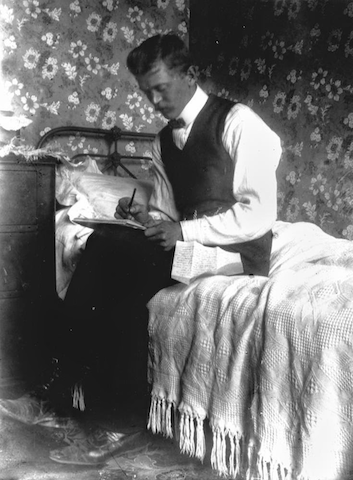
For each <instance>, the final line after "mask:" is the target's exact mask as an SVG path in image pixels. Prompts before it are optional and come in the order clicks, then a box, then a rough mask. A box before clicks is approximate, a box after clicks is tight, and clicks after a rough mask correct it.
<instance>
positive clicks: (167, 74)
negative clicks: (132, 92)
mask: <svg viewBox="0 0 353 480" xmlns="http://www.w3.org/2000/svg"><path fill="white" fill-rule="evenodd" d="M174 76H175V72H173V71H170V70H169V69H168V68H167V66H166V65H165V64H164V63H163V62H159V63H157V64H154V66H153V67H152V68H151V69H150V70H149V71H148V72H146V73H145V74H143V75H137V77H136V79H137V81H138V83H139V84H140V85H143V84H148V85H150V84H159V83H164V82H168V81H170V80H171V79H172V77H174Z"/></svg>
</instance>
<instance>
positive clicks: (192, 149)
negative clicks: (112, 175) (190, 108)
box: [161, 95, 235, 219]
mask: <svg viewBox="0 0 353 480" xmlns="http://www.w3.org/2000/svg"><path fill="white" fill-rule="evenodd" d="M233 105H234V103H233V102H231V101H229V100H226V99H223V98H220V97H217V96H215V95H210V96H209V98H208V100H207V102H206V104H205V106H204V107H203V109H202V110H201V112H200V113H199V115H198V116H197V118H196V120H195V122H194V124H193V126H192V128H191V132H190V135H189V137H188V140H187V142H186V144H185V146H184V148H183V150H179V148H178V147H177V146H176V145H175V144H174V142H173V137H172V130H171V129H170V128H169V127H168V126H167V127H165V128H164V129H163V130H162V132H161V154H162V161H163V163H164V166H165V170H166V173H167V176H168V179H169V181H170V183H171V185H172V188H173V193H174V198H175V204H176V207H177V209H178V211H179V212H180V214H181V217H182V218H185V219H191V218H195V217H196V216H198V217H200V216H202V215H204V214H209V215H212V214H215V213H216V212H219V211H225V210H227V209H228V208H230V207H231V206H232V205H233V204H234V202H235V200H234V196H233V176H234V165H233V160H232V159H231V158H230V156H229V154H228V153H227V152H226V150H225V149H224V147H223V143H222V134H223V130H224V122H225V119H226V116H227V114H228V112H229V110H230V109H231V108H232V107H233Z"/></svg>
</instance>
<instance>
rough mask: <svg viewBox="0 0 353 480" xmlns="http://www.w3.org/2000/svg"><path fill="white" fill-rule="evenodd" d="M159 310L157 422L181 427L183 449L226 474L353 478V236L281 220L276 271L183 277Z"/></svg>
mask: <svg viewBox="0 0 353 480" xmlns="http://www.w3.org/2000/svg"><path fill="white" fill-rule="evenodd" d="M149 309H150V322H149V335H150V348H149V352H150V358H149V376H150V381H151V383H152V403H151V409H150V417H149V425H148V427H149V428H150V429H151V430H152V431H153V432H155V433H162V434H164V435H166V436H172V435H173V432H174V431H175V430H176V427H178V435H179V441H180V448H181V452H184V453H187V454H189V455H192V456H196V457H197V458H199V459H200V460H203V459H204V457H205V455H210V460H211V464H212V466H213V468H214V469H216V470H217V471H218V472H219V474H220V475H224V476H230V477H233V478H244V479H245V478H248V479H259V478H260V479H264V480H266V479H271V480H273V479H280V480H285V479H292V478H295V479H299V480H324V479H330V480H332V479H337V480H338V479H339V480H343V479H345V478H352V476H351V475H352V473H353V244H352V243H351V242H349V241H347V240H339V239H335V238H333V237H331V236H329V235H326V234H325V233H323V232H322V230H321V229H319V228H318V227H316V226H315V225H312V224H309V223H298V224H288V223H284V222H277V224H276V226H275V228H274V242H273V254H272V263H271V272H270V277H269V278H268V279H267V278H263V277H250V276H238V277H225V276H213V277H207V278H203V279H199V280H197V281H195V282H193V283H192V284H190V285H189V286H185V285H181V284H179V285H176V286H173V287H170V288H167V289H164V290H162V291H161V292H159V293H158V294H157V295H155V297H154V298H153V299H152V300H151V301H150V303H149ZM206 419H207V421H208V422H209V425H210V427H211V429H212V432H213V446H212V450H211V451H210V452H208V451H206V447H205V434H204V422H205V420H206ZM174 423H177V425H175V424H174Z"/></svg>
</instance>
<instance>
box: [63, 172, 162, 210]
mask: <svg viewBox="0 0 353 480" xmlns="http://www.w3.org/2000/svg"><path fill="white" fill-rule="evenodd" d="M72 183H73V186H74V187H75V189H76V190H77V192H78V193H79V198H82V195H83V196H84V197H85V198H86V199H87V201H88V203H89V205H90V206H91V207H92V208H93V210H94V212H95V214H96V216H97V217H100V218H112V217H114V213H115V209H116V206H117V204H118V202H119V200H120V198H122V197H131V195H132V193H133V191H134V188H136V195H135V201H136V202H139V203H142V204H144V205H147V204H148V200H149V198H150V196H151V193H152V183H151V182H149V181H146V180H135V179H133V178H130V177H116V176H110V175H102V174H100V173H84V174H82V175H78V176H76V178H74V179H73V180H72Z"/></svg>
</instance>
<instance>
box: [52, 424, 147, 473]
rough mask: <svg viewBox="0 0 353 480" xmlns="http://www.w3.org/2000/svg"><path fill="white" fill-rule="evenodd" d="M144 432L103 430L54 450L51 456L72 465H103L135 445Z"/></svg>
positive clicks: (57, 460) (56, 460)
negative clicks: (98, 433)
mask: <svg viewBox="0 0 353 480" xmlns="http://www.w3.org/2000/svg"><path fill="white" fill-rule="evenodd" d="M141 435H142V432H134V433H116V432H106V431H105V432H103V433H100V435H95V436H91V437H88V438H85V439H84V440H83V441H76V442H75V443H73V444H72V445H69V446H67V447H64V448H62V449H57V450H52V451H51V452H50V454H49V458H50V459H51V460H53V461H54V462H58V463H66V464H70V465H101V464H104V463H106V462H107V461H108V460H110V459H111V458H112V457H113V456H114V455H116V454H117V453H120V452H122V451H125V450H126V448H127V447H131V446H133V444H134V442H137V441H138V440H139V439H140V438H141Z"/></svg>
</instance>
